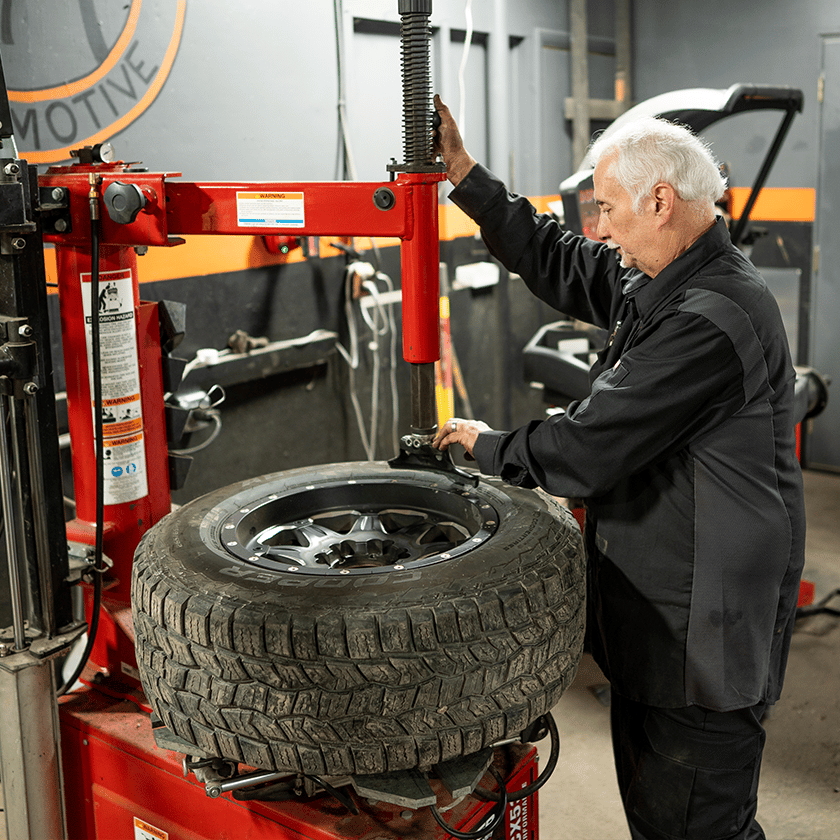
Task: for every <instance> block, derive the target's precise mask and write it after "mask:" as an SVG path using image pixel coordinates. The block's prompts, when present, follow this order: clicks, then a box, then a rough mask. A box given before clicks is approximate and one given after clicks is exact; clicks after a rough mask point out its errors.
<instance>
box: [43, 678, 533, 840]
mask: <svg viewBox="0 0 840 840" xmlns="http://www.w3.org/2000/svg"><path fill="white" fill-rule="evenodd" d="M60 717H61V742H62V753H63V764H64V786H65V801H66V804H67V823H68V836H69V838H70V840H116V839H117V838H120V840H280V838H283V840H285V838H296V840H348V839H349V838H352V840H408V838H416V840H444V838H447V837H449V836H450V835H448V834H446V832H444V831H443V829H441V828H440V827H439V826H438V824H437V823H436V822H435V821H434V818H433V816H432V814H431V813H430V811H429V809H428V808H421V809H418V810H416V811H410V810H407V809H405V808H401V807H400V806H398V805H391V804H387V803H382V802H380V803H376V804H372V803H370V802H369V801H367V800H366V799H363V798H361V797H358V796H356V795H355V793H351V794H350V795H351V796H352V797H353V800H354V801H355V803H356V805H357V806H358V809H359V814H358V815H353V814H350V813H349V812H348V810H347V809H346V808H345V807H344V806H343V805H341V804H340V803H339V802H337V801H336V800H335V799H333V798H332V797H330V796H327V795H324V796H321V797H317V798H314V799H311V800H301V801H294V802H277V803H273V802H271V803H268V802H238V801H236V800H234V799H232V798H230V796H229V794H225V795H224V796H222V797H220V798H218V799H210V798H208V797H207V795H206V794H205V790H204V786H203V785H201V784H200V783H199V782H197V781H196V779H195V778H194V777H192V776H190V778H184V776H183V771H182V767H181V760H180V759H181V757H180V756H179V755H178V754H177V753H173V752H169V751H168V750H163V749H160V748H159V747H158V746H157V745H156V744H155V742H154V738H153V736H152V731H151V725H150V722H149V716H148V715H147V714H145V713H143V712H141V711H139V710H138V708H137V707H136V706H135V705H134V704H133V703H130V702H128V701H125V700H114V699H113V698H109V697H106V696H104V695H103V694H101V693H100V692H98V691H96V690H94V689H82V690H80V691H77V692H75V693H73V694H71V695H68V696H67V697H65V698H63V699H62V702H61V705H60ZM494 765H495V767H496V769H497V770H498V771H499V773H500V774H501V776H502V778H503V779H504V780H505V785H506V787H507V790H508V791H509V792H510V793H513V792H515V791H517V790H521V789H522V788H524V787H525V786H526V785H528V784H530V782H532V781H533V780H534V779H535V778H536V776H537V773H538V768H537V751H536V749H535V748H534V747H529V746H522V745H512V746H509V747H505V748H500V749H497V750H496V754H495V757H494ZM492 805H493V803H491V802H484V801H482V800H479V799H474V798H472V797H467V798H466V799H465V800H463V801H462V802H461V803H460V804H459V805H457V806H456V807H454V808H452V809H451V810H449V811H446V812H445V813H444V814H443V816H444V818H445V819H446V821H447V822H448V823H449V824H450V825H452V826H453V827H454V828H457V829H458V830H460V831H475V830H478V829H479V828H480V826H481V824H482V822H484V821H486V819H487V816H488V814H489V812H490V810H491V808H492ZM538 836H539V835H538V822H537V794H536V793H534V794H532V795H531V796H529V797H527V798H526V799H523V800H521V801H519V802H514V803H512V804H510V805H508V810H507V819H506V820H505V821H504V823H503V825H501V826H499V827H498V828H497V829H496V831H494V832H493V834H492V835H487V840H491V837H492V840H538Z"/></svg>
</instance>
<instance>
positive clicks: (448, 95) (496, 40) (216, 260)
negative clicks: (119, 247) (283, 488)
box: [0, 0, 612, 502]
mask: <svg viewBox="0 0 840 840" xmlns="http://www.w3.org/2000/svg"><path fill="white" fill-rule="evenodd" d="M337 5H338V7H339V9H338V12H336V4H334V3H333V2H329V1H328V0H320V2H317V3H297V2H291V0H277V1H276V2H270V3H267V2H264V0H241V2H239V3H237V4H235V5H232V4H230V3H227V2H223V0H201V2H200V3H199V2H196V1H195V0H187V2H184V0H142V3H141V2H139V0H126V2H125V3H120V4H115V3H111V2H106V0H54V2H52V3H50V4H48V5H47V4H32V3H28V2H24V0H8V2H6V3H5V4H4V15H3V20H2V21H0V24H2V26H0V53H2V56H3V60H4V66H5V70H6V77H7V82H8V85H9V87H10V89H12V90H13V91H16V94H15V96H13V102H12V108H13V112H14V122H15V130H16V136H17V140H18V145H19V148H20V150H21V152H22V154H23V155H24V156H26V157H28V159H30V160H31V161H33V162H37V163H39V164H40V165H42V166H43V167H46V165H47V164H49V163H51V162H55V161H57V160H63V159H66V157H67V154H68V151H67V150H69V149H70V148H74V147H76V146H78V145H81V144H83V143H84V142H85V141H88V140H92V141H99V140H102V139H109V140H111V141H112V142H113V144H114V146H115V148H116V152H117V155H118V157H120V158H122V159H124V160H129V161H142V162H143V164H144V165H145V166H148V167H149V168H150V169H153V170H158V171H160V170H163V171H168V172H181V173H183V177H184V178H185V179H187V180H197V181H200V180H233V179H243V180H276V181H281V180H292V179H294V180H332V179H335V178H337V177H344V176H345V175H348V176H349V175H350V174H355V176H356V177H358V178H360V179H371V180H384V179H385V178H387V174H386V172H385V166H386V164H387V163H388V162H389V161H390V159H391V158H392V157H394V158H397V159H398V160H399V159H401V158H402V141H401V137H400V121H401V77H400V67H399V40H398V22H399V15H398V11H397V9H398V5H397V0H343V2H341V3H338V4H337ZM590 5H591V7H592V11H591V15H592V20H593V24H592V29H593V31H594V32H595V33H601V34H603V35H604V37H607V35H609V33H611V31H612V25H611V24H610V23H608V22H606V17H609V10H610V9H611V8H612V3H611V2H593V3H591V4H590ZM596 11H598V12H600V13H601V14H600V15H599V14H596ZM472 16H473V21H472V24H473V26H472V28H473V43H472V46H471V48H470V51H469V57H468V61H467V63H466V66H465V68H464V80H465V88H466V101H465V109H466V110H465V113H466V122H465V126H466V131H465V134H466V137H467V141H468V144H469V146H470V149H471V150H472V152H473V153H474V154H475V155H476V157H477V158H479V159H480V160H482V161H484V162H486V163H488V164H490V165H491V166H492V167H493V168H494V169H496V170H497V171H499V172H500V173H501V174H502V175H505V176H507V177H508V178H509V180H510V182H511V183H512V184H513V185H514V186H515V187H516V188H517V189H518V190H520V191H522V192H525V193H527V194H530V195H533V196H543V195H550V194H552V193H556V190H557V184H558V182H559V180H560V179H561V178H562V177H565V175H566V174H568V172H569V171H571V162H570V160H569V130H568V126H567V125H566V123H565V119H564V118H563V116H562V109H561V110H558V109H557V108H556V107H555V103H556V102H562V100H563V99H564V98H565V96H567V95H568V94H569V90H568V87H567V80H568V75H569V74H568V68H567V66H566V65H567V63H568V55H569V44H568V8H567V4H566V3H565V2H562V3H558V2H555V0H520V1H519V2H505V0H496V2H483V0H482V2H473V3H472ZM432 25H433V30H434V35H433V43H432V54H433V59H432V73H433V78H434V87H435V90H437V91H440V92H441V93H442V94H443V96H444V98H445V99H446V101H447V102H448V103H449V104H450V105H451V106H452V108H453V110H454V111H455V112H456V113H457V112H458V110H459V106H460V104H461V103H460V99H461V96H460V91H459V70H460V65H461V59H462V55H463V45H464V40H465V30H466V29H467V22H466V18H465V2H463V0H435V2H434V13H433V16H432ZM336 27H338V32H339V33H340V35H341V41H342V46H343V55H344V62H343V73H342V77H341V82H342V88H341V89H342V94H343V95H342V99H343V102H344V106H345V110H346V116H347V133H346V137H345V140H346V142H347V145H348V147H349V149H350V151H351V153H352V161H353V169H354V173H350V172H349V171H347V170H346V169H345V167H344V166H343V164H342V163H341V161H340V158H339V149H340V143H339V120H338V108H337V102H338V99H339V74H338V63H337V40H336V31H337V28H336ZM610 37H611V35H610ZM121 41H124V43H123V45H122V47H121V48H120V43H121ZM599 45H600V48H601V49H602V50H603V48H604V44H603V42H599ZM118 48H119V49H118ZM120 49H121V50H122V51H121V52H120ZM607 52H609V46H608V45H607ZM115 55H116V56H117V60H116V61H115V62H111V64H110V65H109V61H110V59H111V58H113V57H114V56H115ZM597 60H598V59H596V61H597ZM610 72H611V70H610ZM66 83H69V87H68V88H66V89H65V88H63V87H62V85H64V84H66ZM53 150H58V151H53ZM61 150H64V151H63V153H62V151H61ZM564 157H565V158H566V160H565V162H564V160H563V158H564ZM447 191H448V190H447V189H446V188H443V189H442V200H443V202H444V203H446V198H445V195H446V192H447ZM450 209H454V208H450ZM454 227H455V232H454V233H451V234H447V238H448V241H446V242H444V244H443V247H442V255H443V258H444V259H445V261H446V263H447V266H448V271H449V275H450V279H451V280H454V278H455V272H456V270H457V268H458V267H459V265H462V264H465V263H474V262H478V261H483V260H487V259H488V255H487V252H486V250H485V249H484V247H483V245H482V243H481V242H480V240H477V239H475V238H474V237H473V236H472V235H470V234H469V233H468V232H466V233H465V232H464V231H459V225H455V226H454ZM354 244H355V245H356V246H357V247H358V248H360V249H363V250H364V249H369V247H370V246H369V244H368V243H366V242H364V241H357V242H356V243H354ZM196 247H197V246H195V243H193V242H188V243H187V245H185V246H181V247H180V248H175V249H170V250H167V251H166V252H162V251H154V249H153V251H151V252H150V253H149V254H148V255H146V256H144V257H141V258H140V260H139V269H138V270H139V275H140V280H141V284H142V285H141V295H142V296H143V297H144V298H145V299H149V300H162V299H168V300H174V301H181V302H185V303H187V335H186V338H185V339H184V342H183V344H182V345H181V346H180V347H179V348H178V351H177V352H178V354H179V355H181V356H183V357H184V358H187V359H188V358H191V357H192V356H193V355H194V354H195V352H196V351H197V350H198V349H200V348H214V349H217V350H221V349H223V348H224V347H225V346H226V344H227V341H228V337H229V336H230V335H231V333H232V332H234V331H235V330H238V329H241V330H244V331H246V332H248V333H250V334H251V335H254V336H264V337H266V338H267V339H268V340H269V341H281V340H289V339H295V338H299V337H303V336H306V335H308V334H309V333H310V332H311V331H312V330H314V329H327V330H332V331H335V332H336V333H338V335H339V337H340V340H341V341H342V342H343V343H344V344H345V345H347V342H348V341H349V332H348V325H347V320H346V317H345V307H344V298H345V283H344V266H345V263H346V261H347V260H346V258H345V257H344V256H343V255H342V254H341V253H340V252H339V251H337V250H335V249H333V248H331V247H330V242H329V241H328V238H324V239H323V240H322V242H321V243H320V244H319V246H318V247H317V248H316V249H315V251H314V252H313V251H312V249H311V248H310V249H309V254H308V256H307V257H306V258H301V252H300V250H298V251H296V252H294V253H293V254H292V255H290V257H289V258H281V257H277V258H271V257H269V256H267V254H266V253H265V251H264V249H263V246H262V244H261V242H260V241H259V240H255V241H254V242H253V243H245V244H244V245H243V246H238V247H236V248H234V247H233V246H231V245H229V243H228V242H227V241H226V242H224V243H223V242H220V241H219V240H213V241H204V242H202V243H201V246H200V248H201V255H200V256H198V251H197V250H196ZM48 256H49V255H48ZM363 257H364V258H365V259H367V260H371V261H375V260H376V259H379V260H380V264H381V267H382V269H383V271H385V272H386V273H387V274H389V275H390V276H391V277H392V278H393V280H394V282H395V284H397V285H399V259H398V249H397V248H396V247H394V245H393V244H392V243H388V242H385V243H380V246H379V251H378V254H375V253H374V252H372V251H370V250H364V253H363ZM48 262H49V260H48ZM51 306H52V315H53V319H54V320H53V323H54V328H53V331H54V352H55V357H56V359H57V360H60V359H61V352H60V334H59V326H58V318H57V301H56V298H55V297H54V296H53V297H51ZM452 312H453V340H454V343H455V346H456V349H457V351H458V354H459V358H460V362H461V367H462V369H463V377H464V380H465V383H466V386H467V390H468V392H469V397H470V400H471V404H472V409H473V413H474V414H475V415H476V416H479V417H481V418H483V419H486V420H487V421H488V422H490V423H491V424H492V425H494V426H495V427H497V428H505V427H511V426H513V425H516V424H518V423H522V422H525V421H526V420H527V419H529V418H530V417H533V416H538V415H539V414H540V413H541V412H542V410H543V405H542V402H541V397H540V394H539V393H538V392H536V391H534V390H533V389H531V388H530V387H529V383H527V382H525V381H524V379H523V374H522V370H521V349H522V347H523V346H524V344H525V343H526V342H527V340H528V339H529V338H530V337H531V335H533V333H534V332H535V331H536V329H537V328H538V327H539V326H541V325H542V324H543V323H545V322H546V321H547V320H550V319H552V318H554V317H556V315H555V313H552V312H551V311H550V310H548V309H547V308H546V307H544V306H543V305H541V304H539V303H537V302H536V301H535V300H534V299H533V298H531V296H530V295H527V294H524V293H523V292H522V290H521V289H520V287H519V286H517V285H515V284H512V283H511V282H510V280H509V278H508V277H507V275H506V274H505V272H501V274H500V277H499V282H498V283H497V284H496V285H495V286H492V287H490V288H488V289H485V290H482V291H475V292H473V291H469V290H460V291H455V292H453V294H452ZM399 314H400V313H399V307H397V312H396V316H397V321H398V320H399ZM354 317H355V319H356V322H357V324H358V325H360V328H361V330H362V335H361V346H362V349H363V352H362V358H361V362H360V366H359V368H358V370H357V371H356V373H355V388H356V391H357V394H358V397H359V402H360V404H361V406H362V409H363V413H364V422H365V424H366V426H367V429H368V430H369V429H370V428H371V411H372V409H371V402H372V400H371V397H372V392H371V384H372V379H373V361H374V358H373V355H372V353H370V352H368V347H367V344H368V341H369V340H370V338H371V336H370V334H369V331H367V330H366V327H365V325H364V323H363V320H362V316H361V312H360V311H358V310H356V312H355V315H354ZM488 324H490V325H492V329H491V330H488V329H487V326H488ZM389 340H390V338H388V341H389ZM388 341H385V340H383V342H382V344H383V348H385V346H386V344H387V343H388ZM397 341H398V342H399V336H397ZM397 346H398V347H399V343H398V345H397ZM383 353H384V350H383ZM398 355H399V354H398ZM382 362H383V369H382V371H381V376H380V383H381V386H380V387H381V392H380V394H379V397H380V398H379V400H378V409H377V411H378V416H377V425H378V433H377V437H378V441H377V444H378V445H377V456H378V457H387V456H389V455H390V454H391V453H392V452H393V435H392V431H391V430H392V425H393V417H392V416H391V415H392V411H391V401H390V393H389V385H388V383H389V376H388V373H389V368H390V362H389V360H388V358H387V353H384V355H382ZM397 365H398V368H399V370H398V371H397V382H398V390H399V391H400V392H401V397H402V401H401V408H400V416H399V417H398V418H397V424H396V425H397V428H398V429H399V430H404V429H405V428H406V427H407V417H406V414H407V411H406V406H407V403H408V400H407V379H408V376H407V370H406V369H405V365H404V363H402V362H401V360H400V361H398V363H397ZM57 384H58V389H59V390H60V389H61V388H62V387H63V383H62V378H61V372H60V371H59V378H58V383H57ZM350 387H351V383H350V379H349V370H348V367H347V365H346V363H345V362H344V360H343V358H342V357H341V356H340V354H339V353H338V352H335V351H334V352H333V353H331V354H329V355H328V356H327V357H326V358H324V359H317V360H314V362H313V364H305V365H303V366H301V367H298V368H296V369H294V370H291V371H283V370H280V371H277V372H275V373H272V374H269V375H267V376H265V377H260V378H259V379H257V380H254V381H251V382H242V383H238V384H235V385H232V386H230V387H228V388H227V400H226V402H225V403H223V404H222V406H220V412H221V416H222V421H223V424H222V431H221V433H220V434H219V437H218V438H217V439H216V441H215V442H214V443H213V444H212V445H210V446H209V447H208V448H207V449H205V450H203V451H201V452H198V453H196V454H195V462H194V466H193V469H192V471H191V473H190V475H189V478H188V479H187V483H186V484H185V486H184V488H183V489H182V490H181V491H179V492H178V493H176V494H175V496H176V501H179V502H183V501H186V500H187V499H188V498H192V497H194V496H196V495H199V494H200V493H202V492H205V491H207V490H209V489H212V488H213V487H215V486H218V485H219V484H222V483H226V482H228V481H234V480H236V479H239V478H244V477H247V476H249V475H254V474H257V473H261V472H267V471H271V470H279V469H287V468H291V467H295V466H300V465H305V464H312V463H324V462H331V461H341V460H348V459H357V458H364V457H365V452H364V449H363V447H362V444H361V439H360V435H359V431H358V428H357V422H356V418H355V416H354V411H353V407H352V404H351V401H350V398H349V394H350ZM456 409H457V410H458V411H460V412H461V413H465V412H466V406H465V405H464V404H463V402H462V401H460V400H459V401H457V402H456ZM201 438H202V433H197V434H196V435H194V436H193V438H192V439H191V440H190V441H188V442H187V443H188V444H190V445H192V444H194V443H196V442H198V441H200V440H201ZM67 489H68V493H69V492H70V488H69V487H68V488H67Z"/></svg>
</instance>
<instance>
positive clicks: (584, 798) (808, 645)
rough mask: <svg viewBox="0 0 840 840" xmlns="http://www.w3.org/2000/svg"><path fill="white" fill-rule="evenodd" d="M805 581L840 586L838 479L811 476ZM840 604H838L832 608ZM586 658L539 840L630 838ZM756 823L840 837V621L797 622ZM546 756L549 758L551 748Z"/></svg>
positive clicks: (793, 835)
mask: <svg viewBox="0 0 840 840" xmlns="http://www.w3.org/2000/svg"><path fill="white" fill-rule="evenodd" d="M805 497H806V505H807V516H808V537H807V545H806V559H805V573H804V578H805V579H806V580H810V581H813V582H814V583H815V585H816V598H817V599H819V598H821V597H823V596H825V595H827V594H829V593H830V592H832V591H833V590H835V589H837V588H840V475H833V474H827V473H818V472H810V471H808V472H806V474H805ZM831 605H832V606H834V607H840V598H838V599H835V600H833V601H832V602H831ZM603 684H604V677H603V675H602V674H601V672H600V670H599V669H598V667H597V665H595V663H594V662H593V661H592V659H591V658H590V657H589V656H588V655H586V656H584V660H583V662H582V663H581V667H580V669H579V671H578V675H577V677H576V679H575V682H574V683H573V685H572V686H571V688H570V689H569V690H568V691H567V692H566V694H565V695H564V696H563V698H562V699H561V700H560V702H559V703H558V704H557V706H556V708H555V709H554V716H555V718H556V720H557V725H558V728H559V729H560V738H561V751H560V761H559V762H558V767H557V770H555V772H554V774H553V775H552V776H551V778H550V779H549V781H548V782H547V783H546V785H545V786H544V787H543V788H542V790H541V791H540V793H539V797H540V808H539V818H540V827H539V836H540V840H628V838H629V836H630V835H629V831H628V829H627V824H626V822H625V820H624V813H623V811H622V808H621V802H620V800H619V796H618V788H617V786H616V781H615V771H614V769H613V763H612V747H611V745H610V734H609V709H608V708H607V707H606V706H605V705H603V704H602V702H601V701H600V700H599V699H598V697H597V696H596V694H595V692H594V690H593V689H595V688H597V687H598V686H601V685H603ZM765 728H766V730H767V745H766V747H765V751H764V762H763V768H762V775H761V785H760V788H759V805H758V819H759V822H760V823H761V825H762V827H763V828H764V831H765V833H766V835H767V838H768V840H837V838H840V618H837V617H833V616H826V615H823V616H814V617H811V618H807V619H802V620H800V621H799V622H798V623H797V629H796V632H795V633H794V637H793V643H792V646H791V652H790V659H789V661H788V669H787V676H786V680H785V687H784V692H783V694H782V698H781V700H780V701H779V702H778V703H777V704H776V706H775V707H774V708H773V709H772V711H771V713H770V715H769V716H768V718H767V719H766V720H765ZM540 750H541V752H543V753H546V754H547V749H546V746H545V742H544V743H543V744H540Z"/></svg>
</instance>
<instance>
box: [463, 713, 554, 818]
mask: <svg viewBox="0 0 840 840" xmlns="http://www.w3.org/2000/svg"><path fill="white" fill-rule="evenodd" d="M538 720H543V721H545V725H546V728H547V729H548V732H549V734H550V735H551V752H550V753H549V754H548V759H547V761H546V764H545V767H544V768H543V771H542V773H540V775H539V776H537V778H536V779H534V781H533V782H531V784H530V785H526V786H525V787H524V788H522V790H518V791H517V792H516V793H514V794H512V795H510V796H508V801H509V802H519V800H520V799H527V798H528V797H529V796H530V795H531V794H532V793H536V792H537V791H538V790H539V789H540V788H541V787H542V786H543V785H544V784H545V783H546V782H547V781H548V778H549V776H551V774H552V773H553V772H554V768H555V767H556V766H557V760H558V759H559V758H560V733H559V732H558V731H557V724H556V723H555V722H554V716H553V715H552V714H551V712H549V713H548V714H545V715H543V716H542V718H538ZM473 793H474V794H475V795H476V796H477V797H478V798H479V799H486V800H488V801H490V802H498V801H499V794H498V793H493V791H489V790H482V789H481V788H476V789H475V790H474V791H473Z"/></svg>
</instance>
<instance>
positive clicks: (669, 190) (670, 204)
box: [651, 181, 677, 224]
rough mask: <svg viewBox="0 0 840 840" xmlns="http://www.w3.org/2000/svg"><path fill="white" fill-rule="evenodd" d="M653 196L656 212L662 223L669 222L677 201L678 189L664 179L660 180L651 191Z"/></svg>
mask: <svg viewBox="0 0 840 840" xmlns="http://www.w3.org/2000/svg"><path fill="white" fill-rule="evenodd" d="M651 195H652V196H653V209H654V214H655V215H656V216H657V217H658V220H659V221H660V222H661V223H663V224H664V223H665V222H667V221H668V220H669V219H670V218H671V215H672V214H673V212H674V205H675V204H676V201H677V191H676V190H675V189H674V188H673V187H672V186H671V185H670V184H667V183H665V182H664V181H660V182H659V183H658V184H657V185H656V186H655V187H654V188H653V191H652V193H651Z"/></svg>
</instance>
